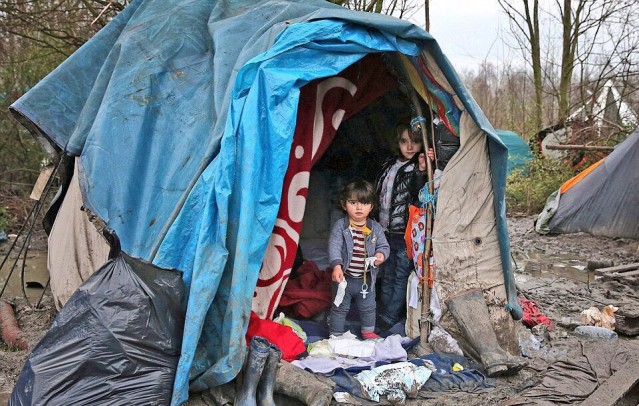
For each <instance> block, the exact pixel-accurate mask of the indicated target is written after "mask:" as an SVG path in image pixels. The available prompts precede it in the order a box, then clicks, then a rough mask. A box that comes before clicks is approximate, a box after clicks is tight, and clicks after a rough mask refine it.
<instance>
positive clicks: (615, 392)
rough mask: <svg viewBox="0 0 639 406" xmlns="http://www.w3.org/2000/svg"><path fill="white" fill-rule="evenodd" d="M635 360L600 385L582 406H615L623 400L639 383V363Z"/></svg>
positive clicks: (631, 360) (630, 360) (627, 363)
mask: <svg viewBox="0 0 639 406" xmlns="http://www.w3.org/2000/svg"><path fill="white" fill-rule="evenodd" d="M633 358H634V359H633ZM633 358H631V359H629V360H628V362H626V363H625V364H624V366H623V367H622V368H621V369H619V370H617V372H615V373H614V374H613V375H612V376H611V377H610V378H608V379H607V380H606V382H604V383H603V384H601V385H599V387H598V388H597V390H595V391H594V392H593V393H592V394H591V395H590V396H588V398H586V400H584V401H583V402H582V403H581V406H613V405H615V404H616V403H617V401H619V400H620V399H622V398H623V397H624V396H625V394H626V393H628V392H629V391H630V390H631V389H632V388H633V386H635V384H636V383H637V382H639V362H637V358H636V357H633Z"/></svg>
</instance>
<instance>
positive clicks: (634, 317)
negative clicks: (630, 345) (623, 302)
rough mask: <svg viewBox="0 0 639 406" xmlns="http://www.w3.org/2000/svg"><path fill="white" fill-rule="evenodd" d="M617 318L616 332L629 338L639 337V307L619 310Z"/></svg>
mask: <svg viewBox="0 0 639 406" xmlns="http://www.w3.org/2000/svg"><path fill="white" fill-rule="evenodd" d="M615 316H616V322H617V326H616V328H615V330H616V331H617V332H618V333H620V334H624V335H627V336H636V335H639V305H634V306H627V307H623V308H621V309H619V311H618V312H617V314H616V315H615Z"/></svg>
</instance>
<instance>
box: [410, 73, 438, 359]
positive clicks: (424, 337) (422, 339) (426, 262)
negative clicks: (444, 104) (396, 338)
mask: <svg viewBox="0 0 639 406" xmlns="http://www.w3.org/2000/svg"><path fill="white" fill-rule="evenodd" d="M407 79H408V78H407ZM406 88H407V90H408V94H409V97H410V101H411V103H412V105H413V108H414V109H415V113H416V114H417V116H418V117H423V111H422V105H421V103H420V101H419V97H418V96H417V91H415V88H413V86H412V85H411V84H410V81H409V82H408V83H407V86H406ZM431 114H432V113H431ZM431 121H432V117H431ZM415 126H417V127H419V131H420V133H421V135H422V144H423V145H424V151H425V152H424V153H425V154H426V174H427V179H428V181H427V182H428V183H427V184H428V193H429V194H430V195H432V194H433V193H434V185H433V163H432V162H431V160H430V159H429V158H428V153H427V152H428V149H429V148H431V145H430V142H429V139H428V134H427V132H426V125H425V123H424V122H422V121H418V122H416V123H415ZM432 235H433V202H432V201H430V200H429V201H428V202H427V203H426V241H425V243H424V252H423V254H422V269H423V273H424V275H422V278H423V279H422V308H421V319H420V329H419V344H420V347H422V348H426V346H427V345H428V335H429V334H430V289H431V288H432V285H433V278H434V275H433V270H432V269H431V266H430V257H431V253H432V248H433V247H432V240H431V237H432ZM424 276H426V277H424Z"/></svg>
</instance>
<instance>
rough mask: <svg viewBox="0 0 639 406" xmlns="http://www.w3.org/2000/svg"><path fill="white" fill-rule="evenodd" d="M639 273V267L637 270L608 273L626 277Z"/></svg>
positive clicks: (613, 275)
mask: <svg viewBox="0 0 639 406" xmlns="http://www.w3.org/2000/svg"><path fill="white" fill-rule="evenodd" d="M637 275H639V269H637V270H636V271H630V272H620V273H615V274H612V275H608V276H612V277H619V278H622V277H623V278H625V277H626V276H637Z"/></svg>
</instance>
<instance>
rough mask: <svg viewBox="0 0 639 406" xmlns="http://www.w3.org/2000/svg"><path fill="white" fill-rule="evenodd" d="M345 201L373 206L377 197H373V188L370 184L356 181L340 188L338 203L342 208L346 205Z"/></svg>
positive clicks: (361, 180)
mask: <svg viewBox="0 0 639 406" xmlns="http://www.w3.org/2000/svg"><path fill="white" fill-rule="evenodd" d="M347 200H356V201H358V202H360V203H365V204H366V203H370V204H372V205H373V207H374V206H375V203H376V202H377V197H376V196H375V188H374V187H373V185H372V184H371V183H370V182H367V181H365V180H363V179H357V180H354V181H352V182H349V183H347V184H346V186H344V187H343V188H342V191H341V192H340V194H339V203H340V205H341V206H342V207H344V206H345V205H346V201H347Z"/></svg>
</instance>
